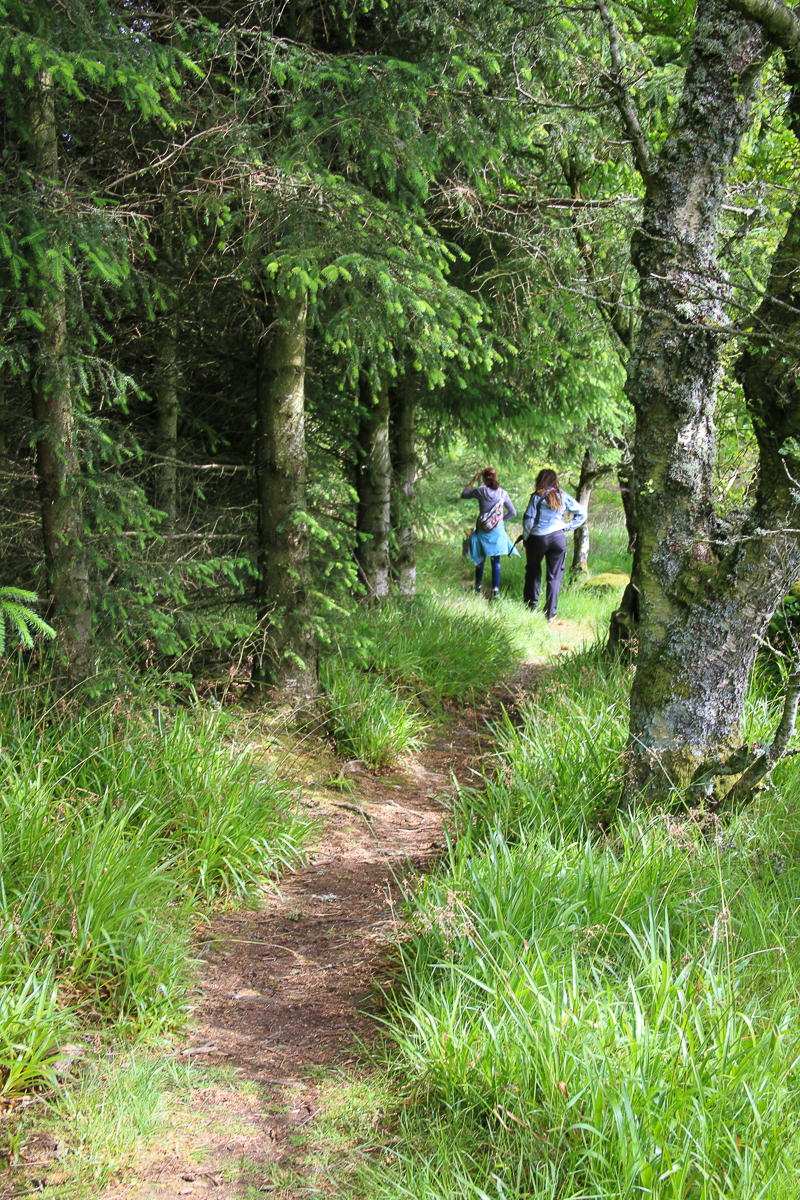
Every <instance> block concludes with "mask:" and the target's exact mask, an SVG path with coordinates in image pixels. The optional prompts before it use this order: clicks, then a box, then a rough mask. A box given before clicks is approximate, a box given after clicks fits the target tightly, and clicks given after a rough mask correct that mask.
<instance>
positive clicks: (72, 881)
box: [0, 688, 310, 1094]
mask: <svg viewBox="0 0 800 1200" xmlns="http://www.w3.org/2000/svg"><path fill="white" fill-rule="evenodd" d="M7 691H8V694H7V695H6V694H4V695H2V696H0V704H2V705H3V714H2V716H3V721H2V726H1V727H2V731H3V732H2V741H1V743H0V929H2V954H1V956H0V1088H2V1089H3V1090H4V1091H5V1092H6V1093H9V1094H10V1093H12V1092H16V1091H22V1090H26V1089H28V1088H29V1087H30V1086H32V1084H34V1083H35V1082H36V1081H37V1079H39V1080H41V1079H44V1080H48V1079H49V1080H50V1081H51V1082H52V1078H53V1071H52V1069H51V1067H50V1066H49V1064H48V1056H52V1051H53V1048H54V1047H55V1046H56V1045H57V1044H58V1042H59V1040H60V1039H61V1038H63V1036H64V1035H65V1033H66V1031H67V1030H69V1029H70V1028H73V1029H74V1027H75V1026H76V1024H80V1023H81V1022H85V1021H87V1020H96V1019H101V1020H112V1021H115V1022H117V1024H118V1025H119V1024H120V1023H121V1025H122V1026H123V1027H129V1028H131V1029H133V1028H138V1029H148V1028H149V1029H153V1028H165V1027H167V1028H168V1027H172V1026H175V1025H176V1024H179V1023H181V1022H182V1021H184V1020H185V1017H186V1013H187V1009H188V989H189V986H190V983H191V978H192V970H191V954H190V942H191V937H192V931H193V928H194V924H195V921H196V917H195V915H194V914H195V910H196V908H197V905H198V904H199V903H200V902H201V901H203V902H206V903H207V902H219V901H226V900H229V899H233V898H237V899H239V900H244V901H247V900H249V899H252V898H256V897H257V896H258V895H259V894H260V891H261V889H263V887H264V886H265V885H267V884H268V883H269V881H270V879H274V877H275V875H276V874H277V872H278V870H279V869H280V868H282V867H284V866H290V865H293V864H295V863H296V862H298V861H299V858H300V856H301V854H302V849H303V846H304V844H305V842H306V841H307V840H308V837H309V834H310V826H309V823H308V821H305V820H300V819H299V818H297V817H295V816H294V815H293V813H292V797H291V793H290V790H289V789H288V788H287V787H286V786H285V785H283V784H281V783H280V781H279V780H278V779H277V777H276V776H275V774H274V772H273V771H271V770H270V769H268V768H267V767H265V766H263V765H262V764H257V763H256V761H255V759H254V756H253V754H252V753H251V752H250V750H249V749H248V748H246V747H244V748H243V747H242V746H241V745H236V744H235V743H234V741H233V739H232V737H231V736H230V734H231V730H230V728H229V726H227V725H226V721H225V719H224V718H223V716H222V715H221V714H216V715H214V714H208V713H199V712H185V711H183V712H182V711H180V710H179V711H178V712H177V713H172V714H171V715H170V717H169V719H167V718H166V717H164V716H161V717H160V718H159V719H157V720H146V719H144V718H142V717H135V718H134V717H132V716H127V717H125V718H120V717H119V716H115V714H114V713H113V712H112V711H109V710H107V709H105V710H101V711H99V712H97V711H95V712H81V711H78V712H75V713H71V714H68V715H67V716H66V717H64V716H59V714H58V711H57V710H56V711H53V710H52V709H48V707H47V705H46V704H45V705H44V707H42V704H41V701H42V696H41V695H40V696H38V699H32V698H30V694H28V703H27V706H24V705H22V704H20V703H18V700H17V692H16V690H15V689H14V688H9V689H7Z"/></svg>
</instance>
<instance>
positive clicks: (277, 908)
mask: <svg viewBox="0 0 800 1200" xmlns="http://www.w3.org/2000/svg"><path fill="white" fill-rule="evenodd" d="M524 674H525V672H524V671H523V675H524ZM513 699H514V697H513V695H512V693H511V692H510V691H509V690H508V689H503V691H502V694H501V695H499V696H497V697H495V698H493V700H492V703H491V705H490V704H489V703H487V705H486V707H485V708H479V709H477V710H471V711H466V712H462V713H459V714H458V715H457V716H451V717H450V718H449V720H448V723H447V724H446V725H445V726H444V727H440V728H439V729H438V730H437V732H436V734H435V735H434V737H433V738H432V740H431V741H430V743H429V744H428V745H427V746H426V747H425V748H424V749H423V750H422V751H421V752H420V753H419V754H418V756H417V758H416V760H415V761H414V762H413V763H407V764H405V765H404V767H403V768H402V769H398V770H395V771H393V772H391V773H389V774H385V775H372V774H369V773H367V772H366V771H365V770H363V768H361V769H359V764H345V767H343V768H342V777H343V779H344V780H346V781H347V783H345V784H344V786H345V787H346V789H347V790H346V791H342V792H339V791H337V790H333V789H330V788H322V787H320V788H318V789H317V790H316V792H315V793H314V794H313V796H312V798H311V803H313V805H314V807H315V809H316V812H315V815H316V816H318V817H319V818H320V820H321V821H322V823H323V828H322V833H321V836H320V839H319V841H318V842H317V843H316V845H315V849H314V852H313V854H312V855H310V857H309V860H308V862H307V864H306V865H305V866H304V867H303V868H302V869H301V870H299V871H297V872H295V873H294V874H291V875H288V876H284V877H283V878H282V879H281V883H280V895H279V896H276V897H275V898H274V899H271V900H269V901H267V902H266V903H265V904H264V906H263V907H262V908H260V909H258V910H257V911H247V910H243V911H240V912H236V913H226V914H220V915H217V916H214V917H213V918H212V921H211V924H210V926H209V927H207V928H204V932H203V933H202V940H201V942H200V943H199V945H198V947H197V950H198V953H199V954H200V956H201V958H202V960H203V965H202V967H201V969H200V972H199V989H200V996H201V1000H200V1003H199V1004H198V1007H197V1009H196V1011H195V1022H194V1025H193V1028H192V1029H191V1031H190V1035H189V1037H188V1038H187V1041H186V1044H185V1045H184V1046H183V1048H182V1049H181V1050H180V1052H179V1053H180V1056H181V1059H182V1061H184V1062H186V1060H187V1059H188V1060H190V1061H191V1062H192V1064H193V1067H194V1069H193V1070H192V1071H191V1075H192V1077H194V1078H195V1079H196V1082H195V1083H194V1084H193V1086H192V1087H191V1088H189V1089H186V1090H185V1091H183V1092H181V1093H179V1094H178V1095H177V1096H176V1097H175V1101H174V1104H173V1105H172V1106H171V1111H170V1114H169V1126H170V1131H169V1133H166V1132H165V1138H164V1140H163V1142H162V1144H161V1145H160V1147H159V1148H158V1149H157V1150H156V1153H155V1155H154V1156H153V1157H152V1158H150V1157H148V1161H147V1162H140V1163H139V1170H138V1182H137V1183H136V1184H134V1185H133V1186H132V1187H129V1188H126V1189H125V1192H124V1194H125V1195H126V1196H127V1197H135V1198H136V1200H156V1198H159V1200H172V1197H177V1196H180V1197H186V1196H190V1195H193V1194H200V1195H215V1196H216V1197H218V1198H219V1200H223V1197H227V1196H234V1195H235V1196H245V1195H250V1196H254V1195H255V1194H256V1193H268V1194H270V1195H274V1196H277V1197H280V1198H281V1200H294V1198H295V1197H299V1196H300V1195H301V1194H304V1195H305V1194H308V1190H307V1189H308V1184H309V1181H310V1176H311V1175H313V1174H315V1168H314V1151H315V1147H314V1122H315V1118H316V1117H317V1116H318V1114H319V1113H320V1112H321V1110H322V1108H323V1107H324V1089H325V1086H326V1083H328V1082H329V1081H330V1080H331V1078H332V1077H337V1078H340V1079H341V1078H343V1077H344V1076H346V1075H352V1076H353V1077H354V1078H360V1077H362V1076H363V1074H364V1065H365V1064H364V1060H363V1056H362V1055H360V1053H359V1050H358V1046H359V1043H362V1044H366V1045H369V1044H371V1043H374V1041H375V1039H376V1038H377V1037H378V1036H379V1033H380V1026H379V1023H378V1021H376V1019H375V1018H376V1016H377V1015H378V1013H379V1011H380V986H381V984H382V983H384V982H388V981H389V978H390V976H391V973H392V970H393V963H392V961H391V953H392V951H391V934H392V933H393V931H394V929H395V928H396V924H397V922H398V920H399V914H398V911H397V907H396V906H397V903H398V900H399V899H400V894H401V887H402V882H403V880H404V879H407V878H408V876H413V875H419V874H421V873H423V872H424V871H425V869H426V867H428V865H429V864H431V863H432V862H433V861H435V860H436V859H437V858H438V856H439V855H440V854H441V852H442V850H443V848H444V817H445V814H446V811H447V803H448V800H449V798H450V797H451V796H452V793H453V778H454V777H455V778H456V779H457V780H458V781H459V783H460V784H462V785H463V784H471V783H473V782H477V781H478V779H479V775H480V770H481V764H482V762H483V761H484V760H485V757H486V755H487V754H490V753H491V749H492V744H491V735H490V733H489V731H488V728H487V722H489V721H491V720H493V719H495V718H497V717H498V716H499V715H500V704H501V703H502V704H508V703H509V702H511V701H513ZM387 935H388V936H387ZM312 1190H313V1189H312ZM325 1190H327V1189H325Z"/></svg>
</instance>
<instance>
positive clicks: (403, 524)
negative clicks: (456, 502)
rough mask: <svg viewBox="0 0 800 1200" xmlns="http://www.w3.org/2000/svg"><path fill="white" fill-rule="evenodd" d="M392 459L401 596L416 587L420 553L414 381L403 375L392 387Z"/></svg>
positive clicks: (395, 559)
mask: <svg viewBox="0 0 800 1200" xmlns="http://www.w3.org/2000/svg"><path fill="white" fill-rule="evenodd" d="M389 407H390V415H391V439H390V450H391V459H392V530H393V532H394V548H393V551H394V552H393V556H392V575H393V577H394V579H395V581H396V583H397V587H398V590H399V592H400V595H401V596H414V595H416V591H417V554H416V546H415V541H414V526H413V523H412V515H411V514H412V509H413V505H414V491H415V487H416V482H417V448H416V441H415V418H416V409H417V392H416V387H415V381H414V380H413V379H411V378H409V376H408V375H404V376H403V378H402V379H401V380H400V382H399V383H398V384H397V385H396V386H395V387H393V388H391V389H390V391H389Z"/></svg>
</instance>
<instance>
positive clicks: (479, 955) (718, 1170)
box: [375, 651, 800, 1200]
mask: <svg viewBox="0 0 800 1200" xmlns="http://www.w3.org/2000/svg"><path fill="white" fill-rule="evenodd" d="M626 682H627V681H626V672H625V670H624V669H622V668H621V667H620V666H619V664H613V663H611V664H607V662H606V660H604V659H603V658H602V657H601V656H600V655H598V654H597V653H596V652H592V651H588V652H584V653H582V654H578V655H576V656H575V657H574V658H573V659H572V660H571V661H569V662H567V663H564V664H561V665H560V666H559V667H558V668H557V669H555V670H554V671H553V674H552V677H551V679H550V682H549V684H548V685H546V686H545V687H543V689H542V691H541V692H540V693H539V694H538V695H537V696H535V697H534V698H533V699H532V700H531V702H530V704H529V705H528V706H527V708H526V709H525V711H524V713H523V717H522V720H521V722H520V724H519V725H518V726H511V725H506V726H504V727H503V728H501V729H499V730H498V738H499V742H500V750H499V758H498V764H497V770H496V772H493V773H491V777H490V781H489V784H488V786H487V789H486V791H485V793H484V794H483V795H480V796H477V795H469V794H464V795H462V798H461V811H460V813H459V814H458V817H459V820H458V824H459V829H460V836H459V837H458V839H457V840H453V841H452V843H451V846H450V851H449V856H448V859H447V862H446V865H445V867H444V869H443V870H442V872H441V874H440V875H438V876H431V877H429V878H428V879H426V880H425V881H424V883H423V885H422V886H421V888H420V889H419V890H418V892H417V893H416V895H415V896H414V897H413V899H412V900H411V914H410V915H411V920H412V923H413V926H414V930H415V931H414V934H413V936H412V938H411V940H410V942H409V943H408V944H407V945H406V947H405V955H406V966H407V974H406V988H407V992H406V995H405V996H404V998H403V1000H402V1001H399V1002H398V1004H397V1007H396V1010H395V1015H394V1020H393V1027H392V1037H393V1038H394V1043H395V1047H396V1050H395V1057H394V1058H393V1060H392V1066H393V1069H395V1070H397V1071H399V1073H400V1078H401V1079H402V1080H403V1087H404V1101H405V1102H404V1104H403V1106H402V1107H401V1109H400V1110H399V1116H398V1120H399V1121H400V1123H401V1127H402V1133H401V1134H400V1135H399V1137H398V1144H399V1145H400V1146H401V1147H405V1150H402V1149H401V1150H400V1152H399V1154H398V1157H397V1159H396V1160H395V1161H394V1162H393V1163H392V1164H391V1166H390V1167H386V1168H385V1170H384V1172H383V1173H382V1176H381V1182H380V1184H379V1185H378V1183H377V1182H376V1183H375V1186H376V1187H378V1190H379V1194H384V1195H389V1194H392V1195H407V1196H412V1195H413V1196H415V1197H433V1196H437V1197H450V1196H457V1195H458V1196H462V1195H475V1196H479V1195H482V1196H492V1197H498V1198H499V1197H506V1196H508V1197H510V1196H514V1197H534V1196H535V1197H540V1196H541V1197H544V1196H548V1197H550V1196H552V1197H556V1196H558V1197H560V1198H563V1200H573V1198H574V1200H577V1198H578V1197H589V1196H614V1197H629V1196H630V1197H634V1196H651V1197H658V1198H659V1200H661V1198H664V1200H666V1198H667V1197H669V1198H673V1197H674V1198H676V1200H677V1198H678V1197H681V1198H685V1197H690V1198H692V1200H694V1198H697V1200H700V1198H702V1200H711V1197H714V1198H722V1197H725V1198H731V1200H732V1198H733V1197H736V1198H737V1200H739V1198H744V1197H756V1196H766V1195H769V1196H771V1197H772V1196H786V1197H788V1196H790V1195H794V1194H795V1192H794V1187H795V1184H794V1164H795V1163H796V1158H797V1152H798V1149H799V1148H800V1146H799V1145H798V1137H799V1135H800V1126H798V1123H797V1120H796V1115H795V1110H796V1105H797V1101H798V1098H799V1097H800V1076H799V1075H798V1067H799V1066H800V1062H799V1060H798V1050H797V1039H796V1031H795V1018H794V1014H795V1012H796V1008H797V1003H798V999H799V998H800V972H798V969H797V956H796V952H795V948H796V945H797V939H798V936H800V926H799V924H798V903H797V897H798V893H799V892H800V856H798V854H797V845H796V835H795V834H793V833H792V832H791V829H792V819H791V817H790V816H788V815H787V813H788V812H793V811H794V806H795V804H796V796H797V790H798V787H800V773H799V772H798V771H797V770H796V769H795V768H794V767H793V766H786V767H783V768H781V772H780V773H779V775H778V777H777V778H776V780H775V790H774V791H773V792H771V793H769V794H768V795H767V796H765V797H764V799H763V800H762V801H761V803H760V805H759V807H758V809H756V810H753V811H751V812H747V813H744V814H740V815H739V816H737V817H736V818H735V819H734V818H731V819H727V820H725V821H723V820H722V819H721V818H719V817H715V816H714V815H713V814H708V813H700V812H695V813H684V814H683V815H677V816H676V815H674V814H672V815H670V814H663V813H657V814H647V815H637V814H631V813H624V812H617V811H616V806H615V801H616V798H617V797H618V795H619V792H620V790H621V785H622V773H623V771H624V764H625V758H624V755H623V753H622V750H623V747H624V744H625V731H626V712H625V695H626ZM778 708H779V706H778V705H776V703H775V699H774V697H773V696H772V695H771V694H770V692H769V690H768V685H766V684H765V683H764V681H763V679H756V681H755V682H754V685H753V687H752V689H751V694H750V700H749V705H748V722H749V729H750V732H751V734H752V735H761V736H762V737H765V736H766V735H767V734H768V733H769V731H770V729H771V728H774V724H775V723H776V722H777V719H778ZM409 1114H414V1115H409ZM412 1146H413V1147H415V1150H414V1151H413V1152H411V1151H409V1149H408V1148H409V1147H412Z"/></svg>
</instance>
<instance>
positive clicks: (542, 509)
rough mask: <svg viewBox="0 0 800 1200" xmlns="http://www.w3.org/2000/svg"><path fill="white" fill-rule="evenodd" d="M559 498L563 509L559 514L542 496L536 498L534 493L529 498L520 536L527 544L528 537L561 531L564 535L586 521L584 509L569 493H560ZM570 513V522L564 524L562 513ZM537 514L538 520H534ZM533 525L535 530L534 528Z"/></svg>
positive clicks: (543, 535)
mask: <svg viewBox="0 0 800 1200" xmlns="http://www.w3.org/2000/svg"><path fill="white" fill-rule="evenodd" d="M561 498H562V500H563V501H564V507H563V508H562V509H561V511H560V512H559V511H558V510H557V509H554V508H551V507H550V505H549V504H548V503H547V501H546V500H545V498H544V496H537V494H536V492H534V493H533V495H532V496H531V498H530V501H529V503H528V507H527V508H526V509H525V516H524V517H523V518H522V536H523V538H524V539H525V541H526V542H527V540H528V538H529V537H545V536H546V535H547V534H548V533H558V531H559V530H560V529H563V530H564V532H565V533H569V531H570V529H577V528H578V526H579V525H582V524H583V523H584V521H585V520H586V516H587V513H586V509H585V508H584V507H583V505H582V504H578V501H577V500H574V499H573V498H572V496H570V494H569V492H565V491H562V492H561ZM567 511H569V512H571V513H572V514H573V516H572V520H571V521H570V522H569V523H568V524H566V525H565V524H564V513H565V512H567ZM537 514H538V516H539V520H538V521H537V520H536V517H537ZM534 524H535V526H536V528H534Z"/></svg>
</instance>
